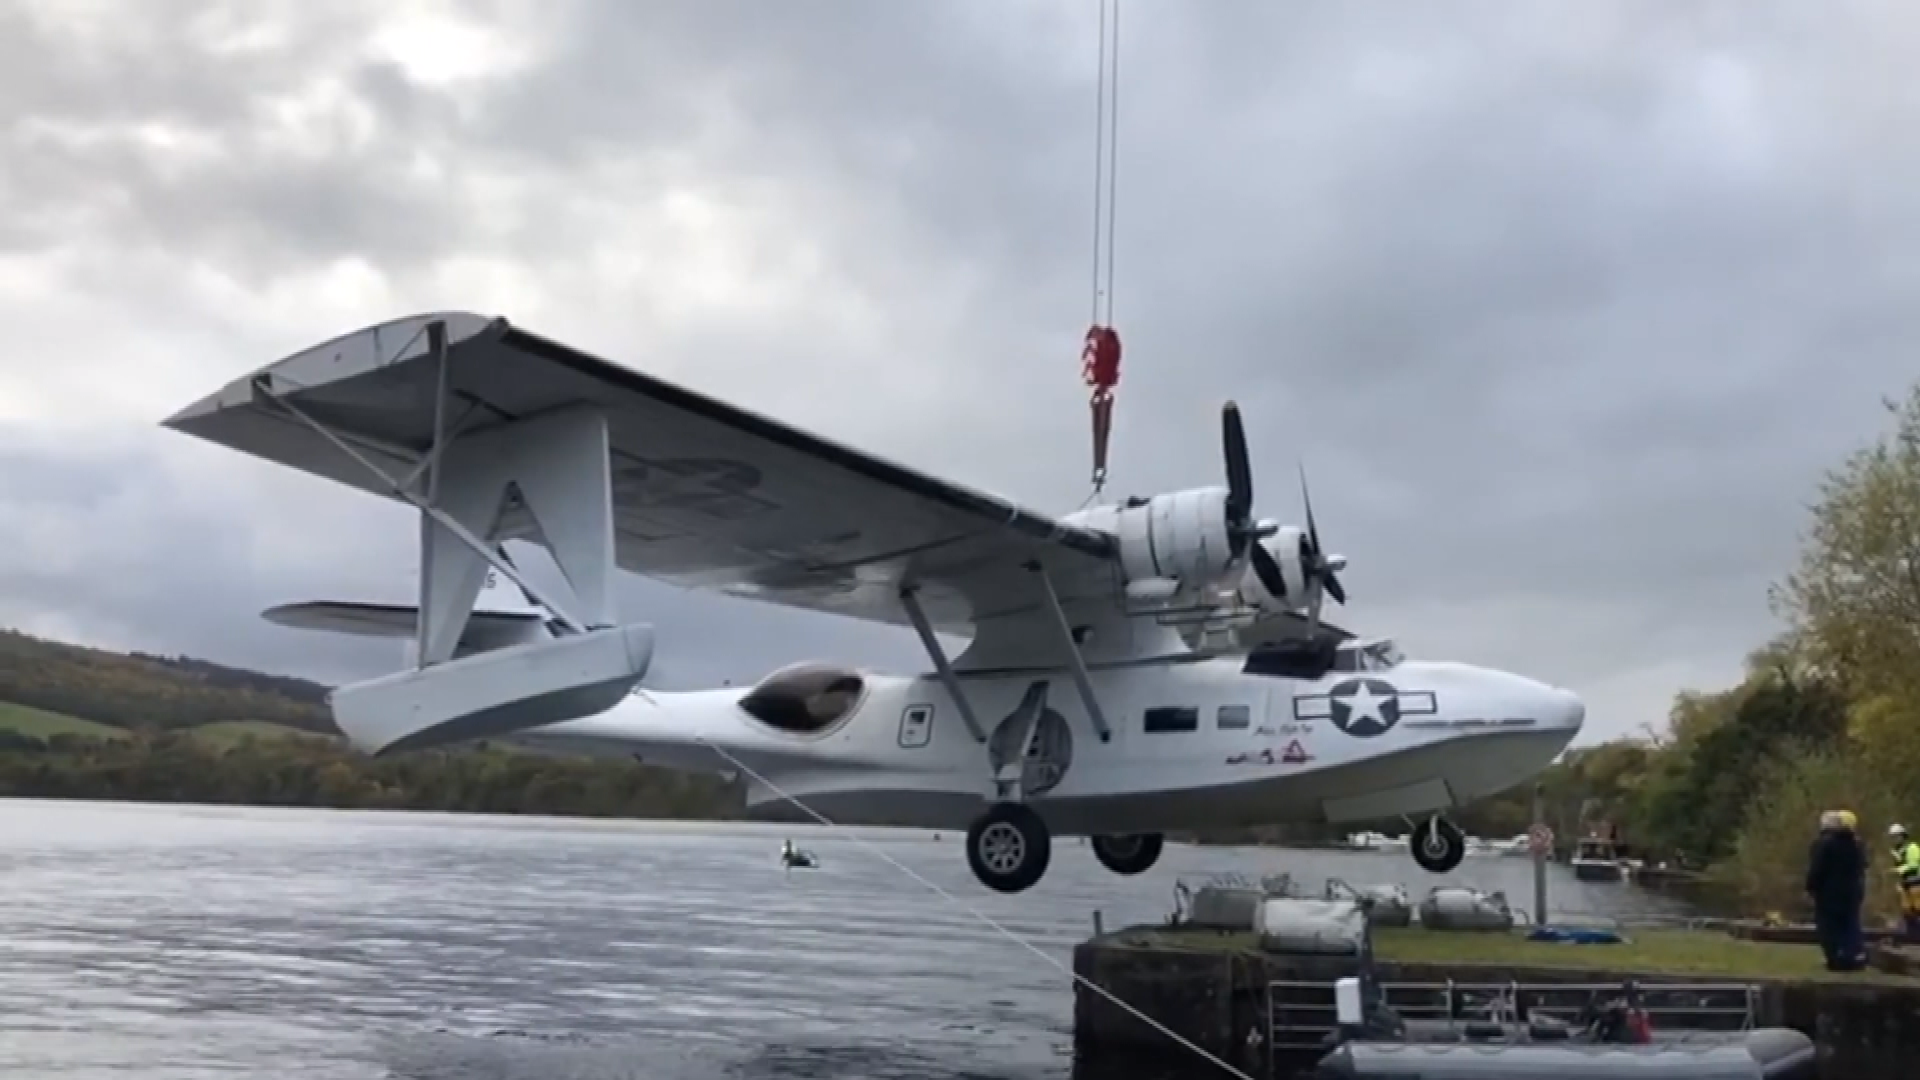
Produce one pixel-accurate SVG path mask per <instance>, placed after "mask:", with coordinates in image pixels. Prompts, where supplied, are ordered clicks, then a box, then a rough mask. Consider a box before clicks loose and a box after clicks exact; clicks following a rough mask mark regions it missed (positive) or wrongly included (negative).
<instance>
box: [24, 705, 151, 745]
mask: <svg viewBox="0 0 1920 1080" xmlns="http://www.w3.org/2000/svg"><path fill="white" fill-rule="evenodd" d="M0 731H11V732H13V733H15V734H18V735H30V736H32V737H34V738H36V739H48V738H52V737H53V736H55V735H79V736H82V737H84V738H89V739H124V738H126V737H127V736H128V735H129V734H131V733H130V732H128V731H127V729H125V728H117V727H114V726H112V725H110V724H99V723H95V722H94V721H92V720H82V719H80V718H79V717H77V716H68V715H67V714H65V713H57V712H48V711H47V710H45V709H35V708H32V707H30V706H27V705H14V704H11V703H9V702H4V701H0Z"/></svg>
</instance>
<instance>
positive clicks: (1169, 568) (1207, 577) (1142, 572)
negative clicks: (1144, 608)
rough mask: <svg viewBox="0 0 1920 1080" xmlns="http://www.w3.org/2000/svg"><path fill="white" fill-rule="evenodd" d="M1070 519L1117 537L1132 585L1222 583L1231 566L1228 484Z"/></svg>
mask: <svg viewBox="0 0 1920 1080" xmlns="http://www.w3.org/2000/svg"><path fill="white" fill-rule="evenodd" d="M1067 520H1069V521H1071V522H1073V523H1075V524H1082V525H1086V526H1088V527H1091V528H1095V529H1100V530H1102V531H1105V532H1109V533H1112V534H1113V535H1114V536H1115V537H1116V538H1118V540H1119V541H1120V566H1121V570H1122V572H1123V573H1124V574H1125V575H1126V578H1127V583H1128V585H1130V586H1132V585H1142V584H1152V583H1155V582H1166V583H1169V584H1170V585H1171V584H1177V585H1178V587H1179V589H1180V590H1182V591H1187V590H1193V589H1198V588H1202V587H1205V586H1208V585H1213V584H1220V583H1221V579H1222V578H1223V577H1224V576H1225V575H1226V574H1227V572H1228V571H1229V570H1231V569H1232V563H1233V559H1232V550H1231V548H1230V546H1229V544H1228V539H1227V489H1225V488H1195V489H1193V490H1191V491H1176V492H1174V493H1172V494H1170V495H1155V496H1154V497H1153V498H1151V499H1129V500H1128V501H1127V502H1125V503H1122V504H1120V505H1118V506H1097V507H1093V508H1091V509H1089V510H1086V511H1083V512H1081V513H1079V514H1074V515H1072V516H1071V517H1070V518H1068V519H1067ZM1226 584H1228V585H1232V584H1237V582H1231V581H1230V582H1226Z"/></svg>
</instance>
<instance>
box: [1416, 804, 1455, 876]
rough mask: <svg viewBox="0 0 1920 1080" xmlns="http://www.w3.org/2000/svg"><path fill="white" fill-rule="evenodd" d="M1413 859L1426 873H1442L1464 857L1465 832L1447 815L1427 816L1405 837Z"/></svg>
mask: <svg viewBox="0 0 1920 1080" xmlns="http://www.w3.org/2000/svg"><path fill="white" fill-rule="evenodd" d="M1407 839H1408V840H1409V841H1410V843H1409V845H1408V846H1409V848H1410V849H1411V850H1412V852H1413V861H1414V862H1416V863H1419V864H1420V869H1422V870H1425V871H1426V872H1427V873H1429V874H1444V873H1447V872H1448V871H1450V870H1452V869H1453V868H1454V867H1456V866H1459V865H1460V860H1462V859H1464V858H1466V857H1467V834H1466V833H1464V832H1462V831H1460V826H1458V825H1455V824H1454V823H1453V822H1451V821H1448V820H1447V819H1446V818H1442V817H1434V818H1428V819H1427V820H1425V821H1423V822H1421V823H1420V824H1419V825H1416V826H1414V830H1413V835H1412V836H1410V837H1408V838H1407Z"/></svg>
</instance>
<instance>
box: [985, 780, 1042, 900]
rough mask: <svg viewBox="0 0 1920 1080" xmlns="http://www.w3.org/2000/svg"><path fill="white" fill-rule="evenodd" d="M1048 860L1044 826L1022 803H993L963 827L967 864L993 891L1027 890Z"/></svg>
mask: <svg viewBox="0 0 1920 1080" xmlns="http://www.w3.org/2000/svg"><path fill="white" fill-rule="evenodd" d="M1052 857H1053V835H1052V834H1051V833H1050V832H1048V831H1047V823H1046V822H1044V821H1041V820H1040V815H1039V814H1036V813H1034V812H1033V811H1032V810H1031V809H1030V808H1028V807H1027V806H1025V805H1024V804H1022V803H1008V802H1003V803H994V804H993V805H992V806H989V807H988V808H987V812H986V813H984V814H981V815H980V816H979V817H978V818H976V819H974V822H973V824H972V825H970V826H968V828H967V865H968V866H971V867H972V868H973V876H974V877H977V878H979V879H980V884H982V885H985V886H986V887H987V888H989V889H992V890H994V891H995V892H1003V893H1017V892H1022V891H1024V890H1027V889H1031V888H1032V887H1033V886H1034V885H1036V884H1038V883H1039V881H1040V878H1041V877H1042V876H1043V875H1045V874H1046V872H1047V862H1048V860H1050V859H1051V858H1052Z"/></svg>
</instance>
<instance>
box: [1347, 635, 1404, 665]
mask: <svg viewBox="0 0 1920 1080" xmlns="http://www.w3.org/2000/svg"><path fill="white" fill-rule="evenodd" d="M1405 659H1406V657H1405V656H1404V655H1402V654H1401V652H1400V647H1399V646H1398V645H1395V644H1394V643H1393V642H1392V641H1391V640H1389V639H1387V638H1381V639H1380V640H1378V641H1348V642H1342V643H1341V645H1340V648H1339V649H1338V650H1337V651H1335V653H1334V658H1333V670H1335V671H1348V672H1363V671H1392V670H1393V669H1394V668H1396V667H1399V666H1400V662H1401V661H1402V660H1405Z"/></svg>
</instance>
